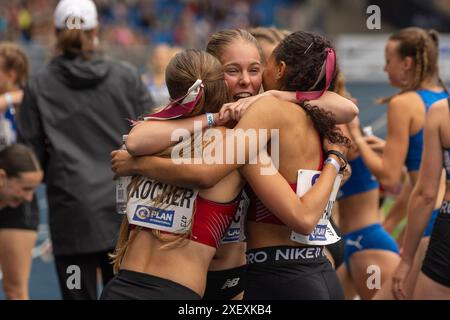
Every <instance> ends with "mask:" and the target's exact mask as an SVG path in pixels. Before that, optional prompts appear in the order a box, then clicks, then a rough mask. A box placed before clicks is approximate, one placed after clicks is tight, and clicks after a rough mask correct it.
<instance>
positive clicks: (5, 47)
mask: <svg viewBox="0 0 450 320" xmlns="http://www.w3.org/2000/svg"><path fill="white" fill-rule="evenodd" d="M0 60H1V61H2V63H1V64H0V68H2V69H3V71H6V72H7V71H11V70H14V71H15V72H16V77H17V79H16V83H17V85H19V86H20V87H24V86H25V84H26V82H27V79H28V74H29V65H28V59H27V56H26V54H25V52H24V51H23V50H22V49H21V48H20V47H19V46H18V45H16V44H15V43H12V42H1V43H0Z"/></svg>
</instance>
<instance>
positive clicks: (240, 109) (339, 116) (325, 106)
mask: <svg viewBox="0 0 450 320" xmlns="http://www.w3.org/2000/svg"><path fill="white" fill-rule="evenodd" d="M267 96H273V97H276V98H278V99H280V100H285V101H289V102H293V103H298V101H297V97H296V93H295V92H290V91H279V90H269V91H266V92H263V93H261V94H259V95H256V96H253V97H248V98H243V99H239V100H238V101H236V102H232V103H227V104H225V105H224V106H223V107H222V109H221V110H220V116H221V117H222V116H224V115H225V114H226V112H230V114H231V117H232V118H233V119H234V120H237V121H239V120H240V118H241V117H242V116H243V115H244V113H245V112H246V110H247V109H248V108H249V107H250V106H252V105H253V103H255V102H256V101H258V100H259V99H261V98H262V97H267ZM309 103H310V104H311V105H313V106H317V107H318V108H319V109H322V110H324V111H329V112H331V113H332V116H333V118H334V119H335V120H336V123H338V124H340V123H348V122H350V121H351V120H352V119H353V118H354V117H355V116H356V115H358V112H359V110H358V107H357V106H356V105H355V104H354V103H353V102H352V101H350V100H349V99H346V98H344V97H342V96H340V95H338V94H337V93H334V92H331V91H326V92H325V93H324V94H323V95H322V96H321V97H320V98H319V99H317V100H311V101H310V102H309Z"/></svg>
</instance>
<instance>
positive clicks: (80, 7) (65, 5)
mask: <svg viewBox="0 0 450 320" xmlns="http://www.w3.org/2000/svg"><path fill="white" fill-rule="evenodd" d="M54 22H55V27H56V28H58V29H82V30H91V29H94V28H95V27H97V26H98V18H97V8H96V7H95V3H94V2H93V1H92V0H61V1H59V3H58V5H57V6H56V9H55V14H54Z"/></svg>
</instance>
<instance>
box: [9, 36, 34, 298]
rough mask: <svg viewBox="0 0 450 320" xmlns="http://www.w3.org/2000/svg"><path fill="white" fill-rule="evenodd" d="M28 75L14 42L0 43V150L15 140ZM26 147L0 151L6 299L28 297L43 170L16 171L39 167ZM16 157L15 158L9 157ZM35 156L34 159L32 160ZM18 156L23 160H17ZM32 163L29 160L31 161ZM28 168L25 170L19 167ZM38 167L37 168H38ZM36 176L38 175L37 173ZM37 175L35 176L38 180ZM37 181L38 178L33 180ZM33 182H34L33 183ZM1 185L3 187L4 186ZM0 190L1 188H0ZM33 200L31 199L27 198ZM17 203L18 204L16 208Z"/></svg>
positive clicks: (24, 62) (24, 58) (25, 58)
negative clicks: (36, 189)
mask: <svg viewBox="0 0 450 320" xmlns="http://www.w3.org/2000/svg"><path fill="white" fill-rule="evenodd" d="M27 78H28V60H27V57H26V55H25V53H24V52H23V50H22V49H21V48H20V47H19V46H17V45H16V44H14V43H11V42H1V43H0V150H3V149H5V148H7V147H8V146H9V145H12V144H14V143H15V142H16V115H17V114H18V112H19V109H18V106H19V105H20V103H21V102H22V97H23V91H22V88H23V87H24V86H25V83H26V81H27ZM27 150H28V148H25V147H23V146H22V147H14V148H10V149H8V151H5V152H4V153H2V155H3V156H4V159H3V160H0V163H1V161H4V162H3V164H4V165H3V167H2V166H0V171H1V170H2V169H3V170H6V175H7V178H6V181H11V183H10V184H8V186H7V187H6V189H9V190H8V191H9V192H6V193H5V191H3V194H2V195H1V196H0V198H1V199H0V203H1V204H0V264H1V269H2V272H3V289H4V292H5V296H6V298H7V299H28V298H29V297H28V280H29V277H30V271H31V261H32V256H31V250H32V249H33V247H34V245H35V243H36V237H37V229H38V223H39V210H38V207H37V201H36V199H35V198H33V191H34V187H35V186H36V185H37V184H39V182H40V181H41V180H42V173H40V174H34V175H31V176H32V177H31V180H30V179H28V177H27V175H26V176H25V178H24V177H22V176H21V175H20V174H19V171H20V172H21V171H34V170H35V169H37V168H38V167H39V165H38V164H37V163H34V165H32V168H31V169H32V170H28V169H30V168H29V166H30V163H31V162H33V161H34V162H36V159H35V156H34V155H33V156H31V152H30V151H29V150H28V151H27ZM11 157H16V158H17V159H10V158H11ZM32 159H34V160H33V161H31V160H32ZM18 160H21V161H23V163H18ZM31 164H32V163H31ZM23 168H28V169H27V170H21V169H23ZM39 170H40V169H39ZM36 176H38V177H36ZM0 177H1V178H4V177H2V176H1V175H0ZM37 178H38V180H37ZM36 181H37V182H36ZM35 182H36V183H35ZM1 189H5V186H3V187H2V188H1ZM0 193H1V192H0ZM32 199H33V201H32V202H31V203H30V202H29V201H31V200H32ZM18 206H20V207H19V208H17V207H18Z"/></svg>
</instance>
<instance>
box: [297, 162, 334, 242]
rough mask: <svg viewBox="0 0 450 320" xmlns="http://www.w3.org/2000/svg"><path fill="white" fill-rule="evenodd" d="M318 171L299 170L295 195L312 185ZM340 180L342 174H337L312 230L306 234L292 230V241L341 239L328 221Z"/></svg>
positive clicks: (305, 190)
mask: <svg viewBox="0 0 450 320" xmlns="http://www.w3.org/2000/svg"><path fill="white" fill-rule="evenodd" d="M320 173H321V172H320V171H314V170H299V171H298V177H297V195H298V196H300V197H301V196H303V195H304V194H305V193H306V192H307V191H308V190H309V189H310V188H311V187H312V186H313V185H314V183H315V182H316V180H317V179H318V178H319V176H320ZM341 180H342V175H340V174H339V175H338V176H337V177H336V180H335V181H334V185H333V190H332V191H331V195H330V198H329V199H328V203H327V206H326V207H325V210H324V212H323V214H322V217H321V218H320V220H319V223H317V225H316V227H315V229H314V231H313V232H312V233H311V234H310V235H307V236H305V235H303V234H299V233H296V232H294V231H292V233H291V240H292V241H295V242H299V243H302V244H307V245H328V244H332V243H335V242H338V241H339V240H340V239H341V237H339V236H338V235H337V233H336V231H335V230H334V228H333V226H332V225H331V223H330V217H331V209H333V205H334V202H335V200H336V195H337V193H338V190H339V186H340V184H341Z"/></svg>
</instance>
